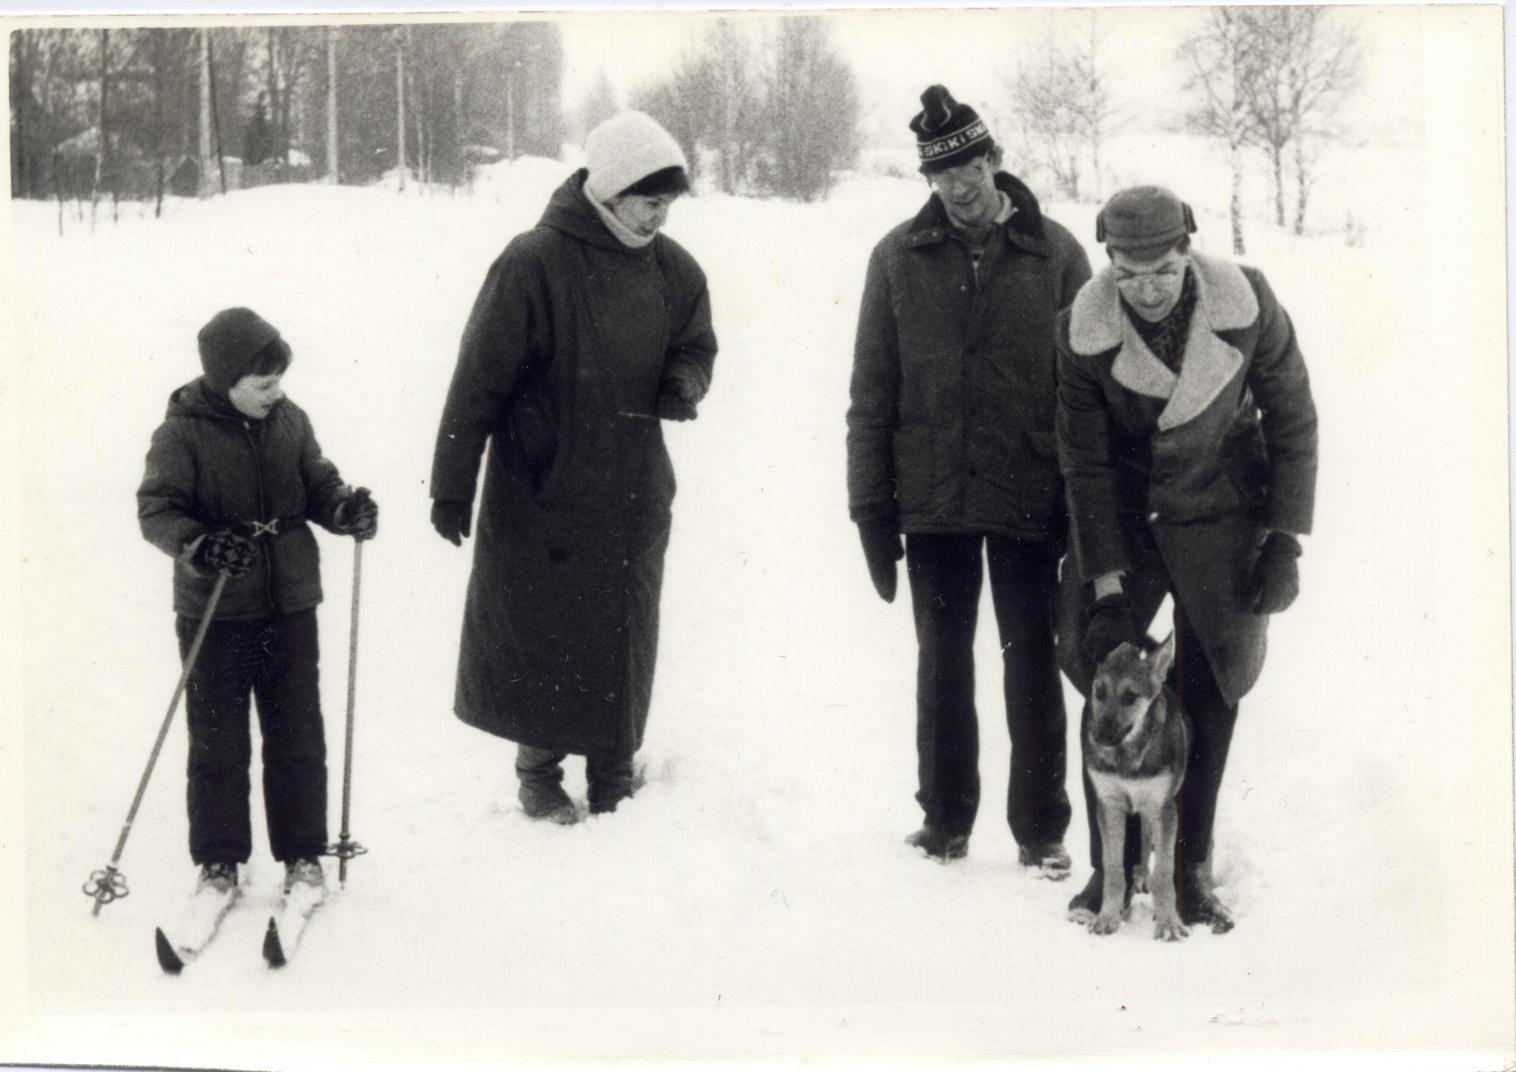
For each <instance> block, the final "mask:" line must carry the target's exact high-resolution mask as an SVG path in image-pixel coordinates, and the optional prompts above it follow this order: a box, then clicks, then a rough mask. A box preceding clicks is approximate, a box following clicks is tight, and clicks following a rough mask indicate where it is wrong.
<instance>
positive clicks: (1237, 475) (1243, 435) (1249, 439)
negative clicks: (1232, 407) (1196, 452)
mask: <svg viewBox="0 0 1516 1072" xmlns="http://www.w3.org/2000/svg"><path fill="white" fill-rule="evenodd" d="M1222 459H1223V464H1224V465H1225V467H1226V475H1227V479H1228V480H1230V481H1231V484H1232V487H1233V488H1235V489H1236V491H1237V497H1238V498H1239V499H1240V500H1241V501H1242V504H1243V506H1244V507H1245V508H1246V509H1247V511H1248V513H1249V514H1251V515H1256V514H1258V513H1259V512H1260V511H1261V510H1262V509H1263V504H1264V502H1265V500H1267V499H1268V494H1269V456H1268V447H1267V446H1266V445H1265V443H1264V440H1263V429H1262V428H1260V427H1259V426H1258V423H1257V422H1256V421H1253V420H1243V421H1239V422H1238V423H1237V424H1235V425H1234V426H1233V427H1232V430H1231V431H1230V432H1229V433H1228V434H1227V438H1226V442H1225V443H1224V444H1223V446H1222Z"/></svg>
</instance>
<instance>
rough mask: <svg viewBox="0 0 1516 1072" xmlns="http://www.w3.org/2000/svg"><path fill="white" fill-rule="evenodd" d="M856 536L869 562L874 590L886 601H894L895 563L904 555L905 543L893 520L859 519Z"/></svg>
mask: <svg viewBox="0 0 1516 1072" xmlns="http://www.w3.org/2000/svg"><path fill="white" fill-rule="evenodd" d="M858 536H859V538H860V539H861V540H862V541H863V557H864V559H865V560H866V561H867V562H868V564H869V576H870V577H871V578H873V581H874V591H876V592H878V593H879V598H880V599H882V600H884V601H885V602H886V603H893V602H895V563H896V562H899V561H900V560H901V559H902V558H904V557H905V545H904V544H903V543H902V542H901V540H900V532H899V531H898V530H897V529H896V528H895V522H893V521H860V522H858Z"/></svg>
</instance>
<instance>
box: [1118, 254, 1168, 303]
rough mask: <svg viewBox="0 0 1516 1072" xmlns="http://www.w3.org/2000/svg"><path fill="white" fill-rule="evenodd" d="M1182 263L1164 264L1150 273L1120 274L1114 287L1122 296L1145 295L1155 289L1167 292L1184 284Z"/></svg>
mask: <svg viewBox="0 0 1516 1072" xmlns="http://www.w3.org/2000/svg"><path fill="white" fill-rule="evenodd" d="M1184 268H1185V265H1184V262H1183V261H1180V262H1178V263H1176V264H1165V265H1164V266H1162V267H1161V268H1158V269H1157V270H1155V271H1152V272H1125V271H1123V272H1121V273H1119V274H1118V275H1117V276H1116V287H1117V289H1118V290H1120V291H1121V292H1122V293H1123V294H1128V295H1131V294H1137V295H1147V294H1151V293H1153V291H1154V290H1155V289H1156V290H1158V291H1161V292H1167V291H1170V290H1172V289H1174V288H1175V287H1177V286H1179V285H1180V284H1181V283H1183V282H1184Z"/></svg>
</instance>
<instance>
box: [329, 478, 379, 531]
mask: <svg viewBox="0 0 1516 1072" xmlns="http://www.w3.org/2000/svg"><path fill="white" fill-rule="evenodd" d="M332 522H333V524H335V525H336V526H337V531H338V532H340V533H342V534H343V535H344V536H351V537H352V538H353V539H355V540H358V541H360V542H361V541H363V540H372V539H373V538H374V537H375V536H377V535H379V504H378V503H376V502H375V501H374V499H373V493H372V492H370V491H369V490H368V488H354V489H353V493H352V494H351V495H349V496H348V497H347V498H346V499H343V500H342V501H341V502H340V503H338V504H337V512H336V516H335V517H333V518H332Z"/></svg>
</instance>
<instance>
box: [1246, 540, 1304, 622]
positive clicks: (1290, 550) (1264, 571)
mask: <svg viewBox="0 0 1516 1072" xmlns="http://www.w3.org/2000/svg"><path fill="white" fill-rule="evenodd" d="M1299 558H1300V541H1299V540H1297V539H1295V537H1293V536H1291V535H1290V534H1289V533H1288V532H1271V533H1269V538H1268V539H1266V540H1264V541H1263V549H1262V550H1260V551H1259V552H1258V561H1257V563H1255V564H1254V566H1253V579H1252V583H1251V584H1250V585H1249V586H1248V606H1249V607H1251V608H1252V610H1253V613H1254V614H1278V613H1279V612H1280V611H1282V610H1287V609H1288V608H1289V606H1290V604H1291V603H1293V602H1295V597H1296V596H1298V595H1299V594H1300V565H1299V563H1298V562H1297V561H1296V560H1297V559H1299Z"/></svg>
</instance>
